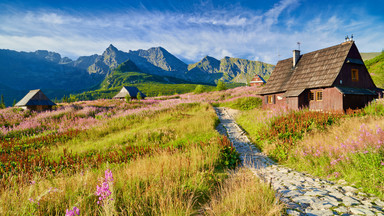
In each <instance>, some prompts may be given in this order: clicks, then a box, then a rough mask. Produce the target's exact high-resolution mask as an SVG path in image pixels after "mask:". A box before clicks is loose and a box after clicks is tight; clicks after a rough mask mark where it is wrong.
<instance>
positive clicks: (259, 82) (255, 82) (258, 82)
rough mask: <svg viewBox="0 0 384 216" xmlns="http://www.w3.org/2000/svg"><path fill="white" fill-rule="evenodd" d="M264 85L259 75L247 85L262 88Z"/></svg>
mask: <svg viewBox="0 0 384 216" xmlns="http://www.w3.org/2000/svg"><path fill="white" fill-rule="evenodd" d="M265 83H267V82H266V81H265V80H264V79H263V77H261V76H260V75H259V74H256V75H255V77H253V79H252V80H251V82H250V83H249V84H250V86H262V85H264V84H265Z"/></svg>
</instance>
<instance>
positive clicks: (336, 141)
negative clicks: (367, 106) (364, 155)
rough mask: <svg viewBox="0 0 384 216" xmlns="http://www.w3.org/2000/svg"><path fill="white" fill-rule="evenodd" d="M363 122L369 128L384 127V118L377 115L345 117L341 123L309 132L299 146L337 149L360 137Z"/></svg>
mask: <svg viewBox="0 0 384 216" xmlns="http://www.w3.org/2000/svg"><path fill="white" fill-rule="evenodd" d="M363 124H364V125H365V126H366V127H367V128H369V129H373V130H376V128H377V127H380V128H384V119H383V118H380V117H375V116H364V117H359V118H345V119H342V120H341V122H340V124H337V125H333V126H332V127H330V128H328V130H326V131H324V132H319V133H310V134H307V135H306V136H305V137H304V139H303V140H302V141H300V142H299V143H298V144H297V146H298V148H303V147H304V148H323V149H335V148H337V147H340V143H343V142H346V141H347V140H357V139H359V135H360V129H361V128H360V127H361V125H363ZM325 151H326V150H325Z"/></svg>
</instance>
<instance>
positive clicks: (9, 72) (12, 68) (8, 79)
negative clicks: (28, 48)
mask: <svg viewBox="0 0 384 216" xmlns="http://www.w3.org/2000/svg"><path fill="white" fill-rule="evenodd" d="M65 60H66V59H65ZM60 62H61V56H60V54H58V53H54V52H48V51H42V50H38V51H36V52H16V51H12V50H0V83H1V84H3V85H6V86H8V87H12V88H13V89H18V90H26V89H38V88H49V89H72V90H79V89H85V88H88V87H90V86H92V85H95V84H96V83H97V81H95V80H94V79H93V78H92V77H91V76H90V75H89V74H88V73H87V71H85V70H82V69H80V68H76V67H73V66H71V65H68V64H61V63H60Z"/></svg>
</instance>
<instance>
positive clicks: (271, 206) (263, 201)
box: [205, 168, 284, 216]
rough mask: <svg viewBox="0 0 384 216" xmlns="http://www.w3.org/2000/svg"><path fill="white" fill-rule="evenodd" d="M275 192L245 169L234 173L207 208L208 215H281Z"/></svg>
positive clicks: (280, 205)
mask: <svg viewBox="0 0 384 216" xmlns="http://www.w3.org/2000/svg"><path fill="white" fill-rule="evenodd" d="M283 210H284V205H283V204H282V203H280V201H279V200H278V199H277V198H276V197H275V192H274V191H273V190H272V189H271V188H269V186H268V185H267V184H265V183H263V182H261V181H260V179H258V178H257V177H255V176H254V174H253V173H252V172H251V171H250V170H248V169H245V168H242V169H240V170H238V171H237V172H235V173H232V174H231V175H230V177H229V178H228V179H226V180H225V181H224V183H223V184H222V185H221V187H220V189H219V190H218V191H217V192H216V193H215V194H214V195H213V197H212V199H211V201H210V202H209V204H208V205H207V206H206V207H205V212H206V214H207V215H263V216H264V215H265V216H267V215H281V214H282V212H283Z"/></svg>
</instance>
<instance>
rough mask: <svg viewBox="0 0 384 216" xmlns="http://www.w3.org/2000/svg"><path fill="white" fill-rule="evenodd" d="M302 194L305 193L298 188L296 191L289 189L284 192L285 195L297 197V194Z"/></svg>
mask: <svg viewBox="0 0 384 216" xmlns="http://www.w3.org/2000/svg"><path fill="white" fill-rule="evenodd" d="M286 191H287V190H286ZM302 195H303V193H301V192H299V191H297V190H294V191H292V190H289V191H288V192H287V193H284V194H283V196H284V197H297V196H302Z"/></svg>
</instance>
